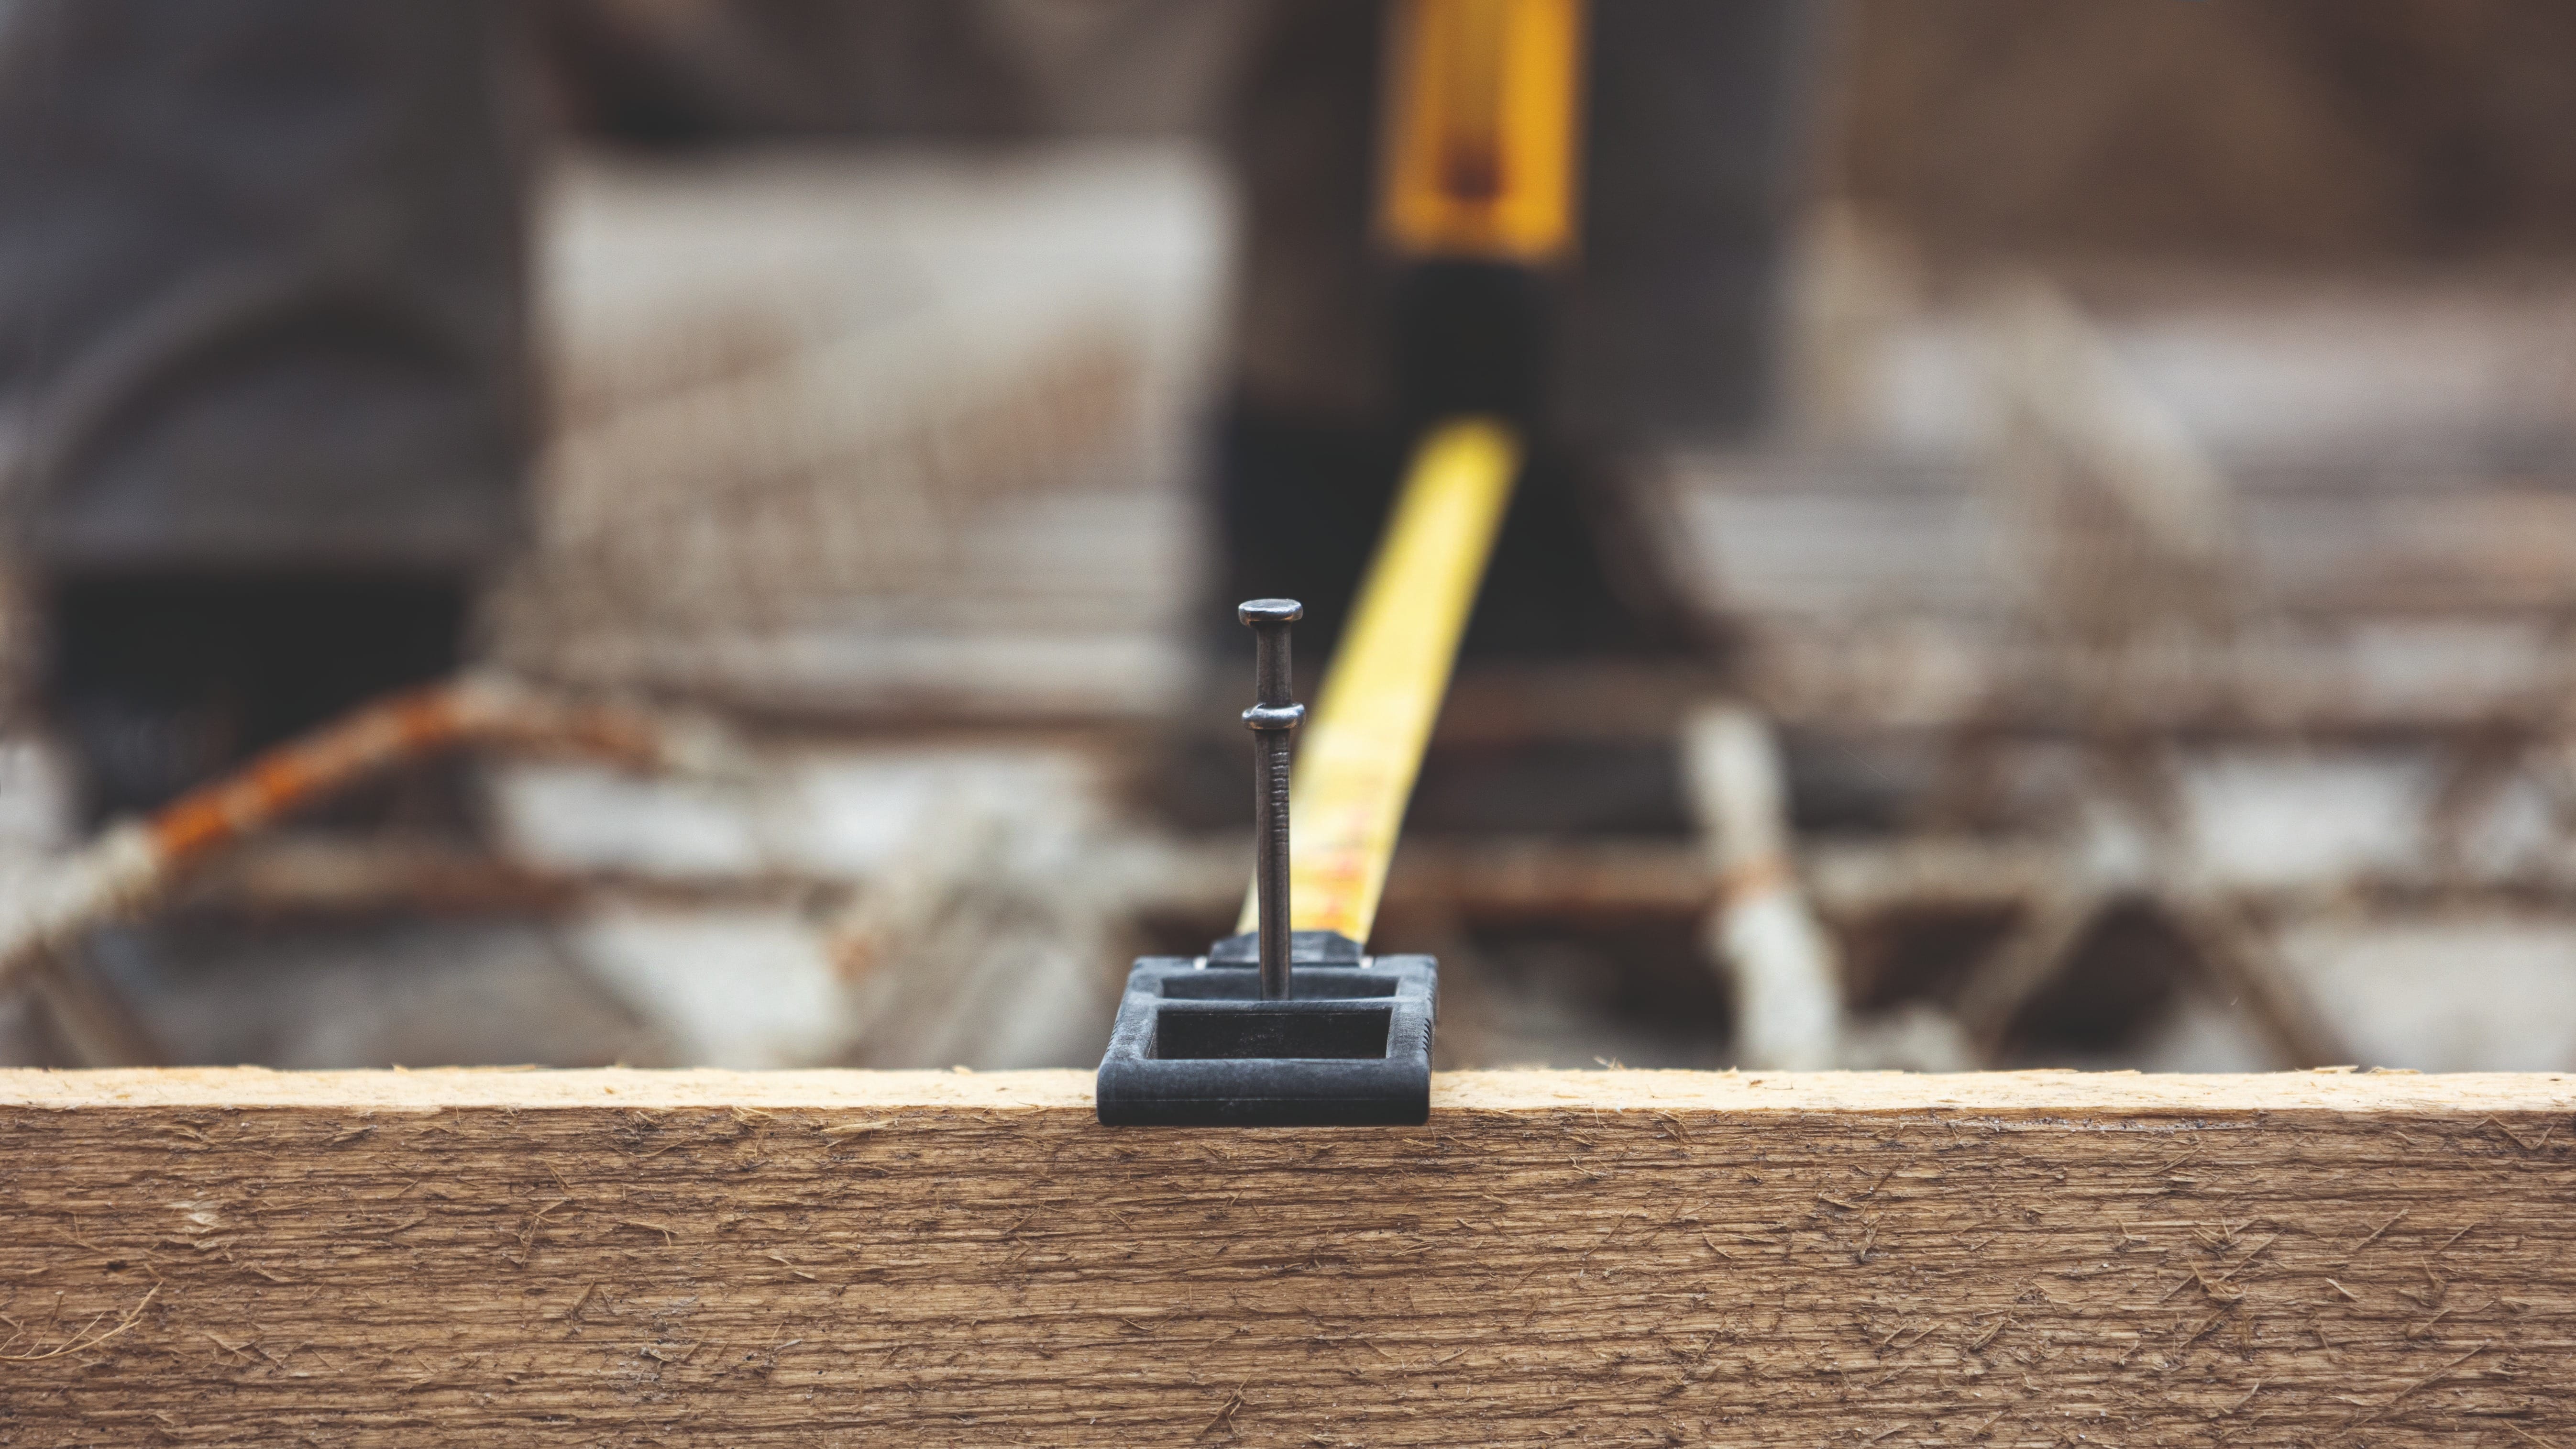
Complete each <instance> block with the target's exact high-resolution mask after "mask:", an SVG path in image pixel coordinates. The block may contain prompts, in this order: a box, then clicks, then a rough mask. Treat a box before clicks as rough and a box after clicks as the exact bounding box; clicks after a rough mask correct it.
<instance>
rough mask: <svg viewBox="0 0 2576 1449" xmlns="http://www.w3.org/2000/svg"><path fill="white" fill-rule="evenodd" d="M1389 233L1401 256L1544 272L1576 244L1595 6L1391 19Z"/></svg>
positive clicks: (1529, 4) (1470, 1)
mask: <svg viewBox="0 0 2576 1449" xmlns="http://www.w3.org/2000/svg"><path fill="white" fill-rule="evenodd" d="M1391 24H1392V27H1393V30H1392V36H1391V39H1392V44H1391V46H1390V51H1391V54H1390V57H1389V59H1390V62H1391V63H1390V64H1389V65H1388V67H1387V78H1388V82H1389V87H1390V94H1389V95H1388V97H1387V115H1388V121H1389V125H1388V129H1387V135H1386V155H1385V162H1384V171H1383V173H1382V174H1383V176H1384V183H1383V187H1382V191H1381V196H1380V216H1379V223H1380V225H1381V226H1382V227H1383V228H1384V231H1385V234H1386V236H1387V239H1388V240H1389V241H1391V242H1393V243H1394V245H1395V249H1396V250H1397V251H1399V252H1401V253H1404V254H1407V255H1410V256H1417V257H1455V258H1469V259H1479V260H1487V261H1501V262H1519V263H1522V264H1525V265H1533V266H1535V265H1544V264H1546V263H1549V262H1553V261H1556V260H1558V259H1559V258H1561V257H1563V256H1564V255H1565V253H1566V252H1567V251H1569V250H1570V249H1571V248H1572V247H1573V245H1574V239H1575V230H1576V228H1575V224H1574V214H1575V203H1576V195H1575V193H1576V189H1577V173H1578V171H1579V169H1580V168H1579V167H1578V165H1577V160H1578V158H1577V157H1576V155H1575V146H1576V143H1577V142H1578V140H1579V139H1580V137H1581V135H1582V130H1581V127H1580V126H1579V125H1578V124H1577V122H1578V119H1579V116H1580V112H1581V109H1582V105H1583V39H1584V36H1583V32H1584V3H1583V0H1404V3H1402V4H1399V5H1397V6H1395V7H1393V10H1392V14H1391Z"/></svg>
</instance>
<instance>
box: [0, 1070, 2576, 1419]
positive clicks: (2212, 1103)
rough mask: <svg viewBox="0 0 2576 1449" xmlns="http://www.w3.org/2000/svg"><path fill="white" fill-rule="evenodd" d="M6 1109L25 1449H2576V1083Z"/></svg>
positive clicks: (579, 1095)
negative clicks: (62, 1448)
mask: <svg viewBox="0 0 2576 1449" xmlns="http://www.w3.org/2000/svg"><path fill="white" fill-rule="evenodd" d="M1433 1102H1434V1110H1433V1114H1432V1120H1431V1122H1430V1124H1429V1125H1428V1126H1426V1127H1422V1128H1404V1129H1342V1130H1316V1131H1267V1132H1261V1131H1152V1130H1137V1131H1107V1130H1104V1129H1102V1128H1100V1127H1098V1126H1097V1125H1095V1124H1094V1123H1093V1121H1092V1118H1091V1111H1090V1099H1089V1081H1088V1077H1087V1075H1085V1074H1080V1073H1015V1074H998V1075H986V1076H966V1075H951V1074H922V1073H905V1074H896V1073H884V1074H869V1073H777V1074H765V1075H739V1076H738V1075H730V1074H724V1073H712V1072H681V1073H654V1072H561V1073H554V1072H415V1073H346V1074H336V1073H335V1074H309V1075H301V1074H282V1073H269V1072H258V1071H185V1072H158V1073H154V1072H100V1073H42V1072H10V1073H0V1130H5V1144H4V1145H0V1173H5V1208H0V1213H5V1216H0V1313H5V1315H6V1319H5V1324H0V1334H6V1335H7V1338H6V1342H5V1344H0V1443H7V1444H30V1445H32V1444H43V1445H59V1444H142V1443H156V1442H177V1443H200V1442H203V1443H221V1442H239V1443H259V1444H282V1443H303V1442H316V1443H325V1442H327V1443H333V1444H393V1443H401V1444H437V1443H463V1442H473V1443H500V1442H512V1443H515V1442H537V1441H543V1442H548V1443H567V1444H572V1443H602V1444H645V1443H665V1444H681V1443H709V1444H713V1443H724V1444H769V1443H778V1444H827V1443H833V1444H837V1443H851V1444H856V1443H868V1444H905V1445H909V1444H940V1445H1004V1444H1047V1445H1072V1444H1103V1445H1108V1444H1118V1445H1133V1444H1192V1443H1203V1444H1214V1443H1241V1444H1277V1445H1344V1444H1360V1445H1411V1444H1537V1443H1548V1444H1555V1443H1595V1444H1609V1443H1631V1444H1725V1445H1736V1444H1742V1445H1765V1446H1772V1445H1787V1444H1819V1445H1822V1444H1851V1445H1873V1444H1882V1445H1897V1444H1913V1443H1923V1444H1963V1445H1964V1444H1980V1445H2071V1444H2124V1445H2126V1444H2169V1443H2170V1444H2184V1443H2188V1444H2229V1445H2235V1444H2247V1445H2255V1444H2283V1445H2288V1444H2302V1445H2328V1444H2335V1445H2364V1444H2378V1445H2385V1444H2416V1443H2431V1442H2434V1441H2436V1440H2438V1441H2441V1442H2443V1443H2446V1444H2477V1445H2493V1446H2497V1449H2508V1446H2516V1445H2536V1446H2568V1449H2576V1253H2571V1248H2576V1078H2570V1077H2565V1076H2481V1077H2419V1076H2411V1075H2397V1074H2369V1075H2349V1074H2347V1075H2336V1074H2299V1075H2284V1076H2275V1077H2190V1078H2186V1077H2142V1076H2135V1075H2101V1076H2079V1075H2073V1074H2017V1075H2010V1076H1978V1077H1905V1076H1895V1075H1827V1076H1804V1077H1799V1076H1753V1075H1747V1076H1735V1075H1731V1074H1730V1075H1724V1076H1719V1075H1705V1074H1688V1073H1650V1072H1592V1073H1477V1074H1459V1075H1451V1076H1445V1077H1443V1078H1441V1079H1439V1080H1438V1082H1437V1084H1436V1085H1435V1087H1434V1096H1433Z"/></svg>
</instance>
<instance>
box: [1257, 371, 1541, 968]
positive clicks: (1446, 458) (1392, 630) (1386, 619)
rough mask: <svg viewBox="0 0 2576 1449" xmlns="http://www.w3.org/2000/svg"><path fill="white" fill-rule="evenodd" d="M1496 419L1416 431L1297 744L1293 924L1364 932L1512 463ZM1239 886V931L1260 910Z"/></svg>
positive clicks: (1514, 443) (1514, 441) (1512, 442)
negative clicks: (1415, 443) (1398, 488)
mask: <svg viewBox="0 0 2576 1449" xmlns="http://www.w3.org/2000/svg"><path fill="white" fill-rule="evenodd" d="M1520 453H1521V448H1520V440H1519V439H1518V438H1517V437H1515V436H1514V435H1513V433H1512V430H1511V429H1510V428H1509V427H1507V426H1505V425H1504V424H1502V423H1499V422H1496V421H1494V420H1492V419H1488V418H1468V419H1462V420H1458V421H1452V422H1448V423H1443V424H1441V425H1440V426H1439V427H1437V428H1435V429H1433V430H1432V432H1431V433H1430V434H1429V435H1428V436H1427V437H1425V438H1424V439H1423V441H1422V444H1421V446H1420V447H1419V448H1418V449H1417V450H1416V451H1415V453H1414V455H1413V468H1412V471H1411V472H1410V473H1409V474H1408V475H1407V476H1406V478H1405V480H1404V488H1403V491H1402V492H1401V493H1400V494H1398V495H1397V498H1396V504H1395V511H1394V513H1393V514H1392V515H1391V516H1390V517H1389V518H1388V520H1387V526H1386V535H1385V537H1384V538H1383V539H1381V540H1380V541H1379V543H1378V549H1377V556H1376V557H1375V558H1374V559H1372V560H1370V562H1369V571H1368V577H1367V579H1366V580H1365V581H1363V582H1362V583H1361V585H1360V593H1359V598H1358V599H1357V600H1356V601H1355V603H1354V605H1353V607H1352V610H1351V615H1350V620H1351V622H1350V624H1349V625H1348V627H1346V628H1345V629H1344V630H1343V632H1342V643H1341V648H1340V650H1339V652H1337V653H1336V654H1335V655H1334V657H1333V664H1332V669H1331V671H1330V672H1329V673H1328V674H1327V675H1326V676H1325V678H1324V687H1323V691H1322V694H1321V696H1320V697H1319V698H1318V699H1317V701H1316V707H1315V717H1314V722H1313V723H1312V724H1310V725H1308V726H1307V728H1306V730H1305V731H1304V734H1305V738H1304V739H1303V740H1301V741H1300V742H1299V747H1298V750H1297V764H1296V783H1295V786H1294V788H1293V789H1292V791H1291V792H1290V795H1289V801H1288V818H1289V822H1290V824H1291V826H1292V827H1293V835H1292V839H1291V845H1290V853H1289V870H1288V901H1289V921H1290V924H1291V925H1292V926H1293V927H1294V928H1295V929H1297V930H1301V931H1339V932H1341V933H1342V934H1343V935H1345V936H1348V937H1350V938H1351V939H1352V940H1354V941H1360V942H1366V941H1367V940H1368V935H1369V927H1370V925H1371V924H1372V923H1373V922H1375V921H1376V919H1377V903H1378V897H1379V895H1380V894H1381V893H1382V892H1383V891H1384V890H1385V889H1386V870H1387V865H1388V863H1389V862H1390V861H1392V860H1393V859H1394V856H1395V840H1396V832H1397V831H1398V830H1399V829H1400V828H1402V826H1403V824H1404V807H1405V802H1406V801H1407V800H1408V799H1410V798H1411V796H1412V794H1413V779H1414V776H1415V775H1416V774H1418V773H1419V772H1420V771H1421V768H1422V751H1423V747H1424V746H1425V745H1427V744H1428V743H1429V742H1430V739H1431V726H1432V723H1433V721H1435V720H1436V719H1438V718H1439V715H1440V701H1441V699H1442V698H1443V697H1444V696H1445V695H1447V694H1448V692H1449V673H1450V669H1451V667H1452V666H1453V665H1454V664H1456V662H1457V659H1458V639H1459V636H1460V635H1461V634H1463V633H1465V632H1466V628H1467V615H1468V612H1469V610H1471V609H1472V608H1473V607H1474V606H1475V603H1476V590H1477V587H1478V586H1479V585H1480V584H1482V583H1483V582H1484V577H1485V561H1486V559H1487V558H1488V557H1489V556H1490V555H1491V554H1492V553H1493V548H1494V535H1495V533H1496V532H1497V531H1498V530H1499V529H1500V528H1501V526H1502V521H1503V509H1504V507H1505V505H1507V504H1509V503H1510V502H1511V496H1512V481H1513V479H1514V477H1515V476H1516V475H1517V474H1518V473H1519V471H1520ZM1256 919H1257V918H1256V913H1255V910H1254V902H1253V900H1252V899H1251V898H1250V897H1246V898H1245V900H1244V903H1243V921H1242V925H1241V926H1240V928H1239V929H1242V930H1246V931H1249V930H1251V929H1253V926H1254V923H1255V921H1256Z"/></svg>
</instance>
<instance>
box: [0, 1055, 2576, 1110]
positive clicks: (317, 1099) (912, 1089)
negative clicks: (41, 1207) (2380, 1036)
mask: <svg viewBox="0 0 2576 1449" xmlns="http://www.w3.org/2000/svg"><path fill="white" fill-rule="evenodd" d="M1091 1085H1092V1074H1091V1073H1090V1072H1087V1071H1027V1072H974V1073H969V1072H873V1071H778V1072H730V1071H712V1070H689V1071H636V1070H628V1069H624V1068H610V1069H603V1070H578V1071H540V1070H528V1069H508V1068H498V1069H496V1068H448V1069H439V1070H431V1071H361V1072H281V1071H270V1070H266V1069H263V1068H257V1067H221V1068H217V1067H183V1068H165V1069H151V1070H113V1071H47V1070H38V1069H25V1068H18V1069H5V1070H0V1107H21V1108H36V1109H45V1110H77V1109H82V1108H107V1109H155V1108H168V1109H217V1110H224V1109H234V1108H321V1109H331V1110H358V1111H378V1112H437V1111H442V1110H445V1109H449V1108H502V1109H526V1110H561V1109H569V1108H624V1109H636V1110H656V1111H658V1110H671V1109H680V1108H725V1107H748V1108H760V1109H770V1110H795V1109H799V1108H812V1109H816V1110H824V1111H832V1110H850V1109H875V1110H886V1109H901V1108H922V1109H933V1110H953V1111H961V1112H991V1111H1013V1110H1018V1111H1033V1110H1055V1111H1064V1110H1080V1111H1085V1112H1087V1111H1089V1110H1090V1109H1091V1105H1092V1102H1091ZM1431 1105H1432V1110H1433V1112H1434V1113H1435V1114H1439V1113H1446V1112H1542V1111H1567V1110H1574V1111H1602V1112H1620V1111H1641V1110H1642V1111H1662V1112H1669V1111H1704V1112H1728V1113H1762V1114H1770V1113H1817V1112H1828V1113H1832V1112H1844V1113H1868V1114H1887V1113H1895V1114H1908V1113H1940V1114H1954V1113H1965V1114H1971V1115H1973V1114H1978V1113H2011V1114H2015V1115H2027V1114H2043V1115H2044V1114H2049V1113H2060V1112H2063V1113H2085V1114H2095V1115H2109V1116H2147V1115H2152V1116H2175V1115H2185V1116H2188V1115H2195V1114H2204V1113H2207V1114H2223V1115H2246V1114H2261V1113H2266V1112H2284V1111H2330V1112H2348V1113H2359V1114H2364V1115H2369V1114H2378V1113H2387V1114H2421V1113H2427V1112H2430V1113H2440V1114H2446V1115H2447V1114H2454V1113H2463V1112H2479V1113H2484V1112H2551V1111H2571V1110H2576V1074H2568V1073H2560V1072H2494V1073H2475V1074H2459V1075H2416V1074H2414V1073H2408V1072H2349V1071H2332V1070H2329V1071H2316V1072H2279V1073H2265V1074H2260V1075H2207V1076H2150V1075H2143V1074H2139V1073H2131V1072H1974V1073H1961V1074H1957V1075H1916V1074H1910V1073H1900V1072H1805V1073H1798V1072H1742V1073H1737V1072H1652V1071H1616V1070H1614V1071H1584V1072H1563V1071H1499V1072H1444V1073H1441V1074H1439V1075H1437V1076H1434V1077H1433V1078H1432V1083H1431Z"/></svg>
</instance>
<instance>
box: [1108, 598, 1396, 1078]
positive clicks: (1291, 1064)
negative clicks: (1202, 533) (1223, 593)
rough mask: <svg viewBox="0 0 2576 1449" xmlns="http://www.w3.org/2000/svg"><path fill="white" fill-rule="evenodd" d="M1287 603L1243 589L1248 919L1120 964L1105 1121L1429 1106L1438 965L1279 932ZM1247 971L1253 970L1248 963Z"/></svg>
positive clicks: (1284, 860)
mask: <svg viewBox="0 0 2576 1449" xmlns="http://www.w3.org/2000/svg"><path fill="white" fill-rule="evenodd" d="M1304 612H1305V611H1304V610H1303V609H1302V608H1301V607H1300V606H1299V605H1298V604H1297V603H1296V602H1294V601H1293V600H1288V599H1255V600H1253V601H1251V602H1250V603H1247V604H1245V605H1243V606H1242V608H1241V609H1239V610H1237V611H1236V613H1237V617H1239V618H1240V619H1242V621H1243V622H1244V623H1246V624H1248V625H1251V626H1252V628H1253V630H1254V631H1255V635H1256V638H1257V641H1258V647H1259V658H1258V663H1257V665H1256V673H1257V682H1258V689H1257V692H1256V702H1255V703H1254V705H1253V706H1252V708H1250V709H1248V710H1245V711H1244V712H1243V719H1244V723H1245V724H1247V725H1249V726H1250V727H1251V728H1252V730H1253V742H1254V743H1253V771H1254V773H1253V788H1254V795H1253V800H1254V807H1253V810H1254V847H1253V849H1254V855H1255V868H1254V872H1253V881H1254V887H1253V888H1254V891H1255V894H1256V895H1257V897H1258V900H1259V904H1258V908H1257V909H1258V917H1259V929H1258V930H1255V931H1252V932H1249V933H1247V934H1244V935H1240V936H1233V937H1229V938H1227V939H1225V940H1222V941H1219V942H1217V943H1216V944H1215V945H1213V946H1211V947H1209V948H1208V953H1207V954H1206V955H1205V956H1201V957H1196V958H1192V957H1187V956H1148V957H1145V958H1144V959H1142V960H1139V961H1138V962H1137V963H1136V964H1135V967H1134V968H1133V969H1131V970H1130V971H1129V972H1128V973H1127V992H1126V995H1125V996H1123V997H1122V998H1120V1000H1119V1003H1118V1022H1117V1025H1116V1026H1115V1027H1113V1028H1112V1029H1111V1031H1110V1035H1109V1050H1108V1052H1107V1054H1105V1055H1104V1056H1102V1057H1101V1059H1100V1078H1099V1084H1098V1088H1097V1091H1096V1092H1095V1099H1096V1101H1097V1103H1098V1107H1099V1112H1100V1121H1101V1124H1102V1125H1103V1126H1108V1127H1335V1126H1371V1125H1398V1126H1401V1125H1418V1124H1420V1123H1421V1122H1423V1121H1425V1120H1427V1119H1428V1118H1429V1117H1430V1115H1431V1027H1432V1021H1433V1017H1434V1015H1435V1013H1436V1011H1437V1007H1438V998H1439V968H1438V966H1437V964H1436V963H1435V962H1434V961H1433V960H1432V959H1431V958H1430V957H1428V956H1382V957H1375V958H1372V957H1370V956H1367V955H1365V954H1364V953H1363V952H1362V950H1361V948H1360V943H1359V942H1357V941H1354V940H1352V939H1351V938H1349V937H1348V936H1344V935H1341V934H1340V933H1338V932H1333V931H1297V932H1293V933H1292V932H1291V931H1290V930H1289V929H1288V753H1289V741H1290V739H1291V737H1292V736H1293V735H1294V734H1295V732H1296V729H1297V725H1298V724H1299V723H1300V722H1301V721H1302V720H1303V718H1304V716H1305V706H1303V705H1300V704H1298V703H1296V702H1295V701H1294V700H1293V699H1292V698H1291V697H1290V695H1291V689H1290V684H1289V671H1288V626H1289V625H1290V624H1291V623H1293V622H1295V621H1296V619H1297V618H1298V617H1299V616H1300V615H1302V614H1303V613H1304ZM1246 968H1250V969H1246Z"/></svg>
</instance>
